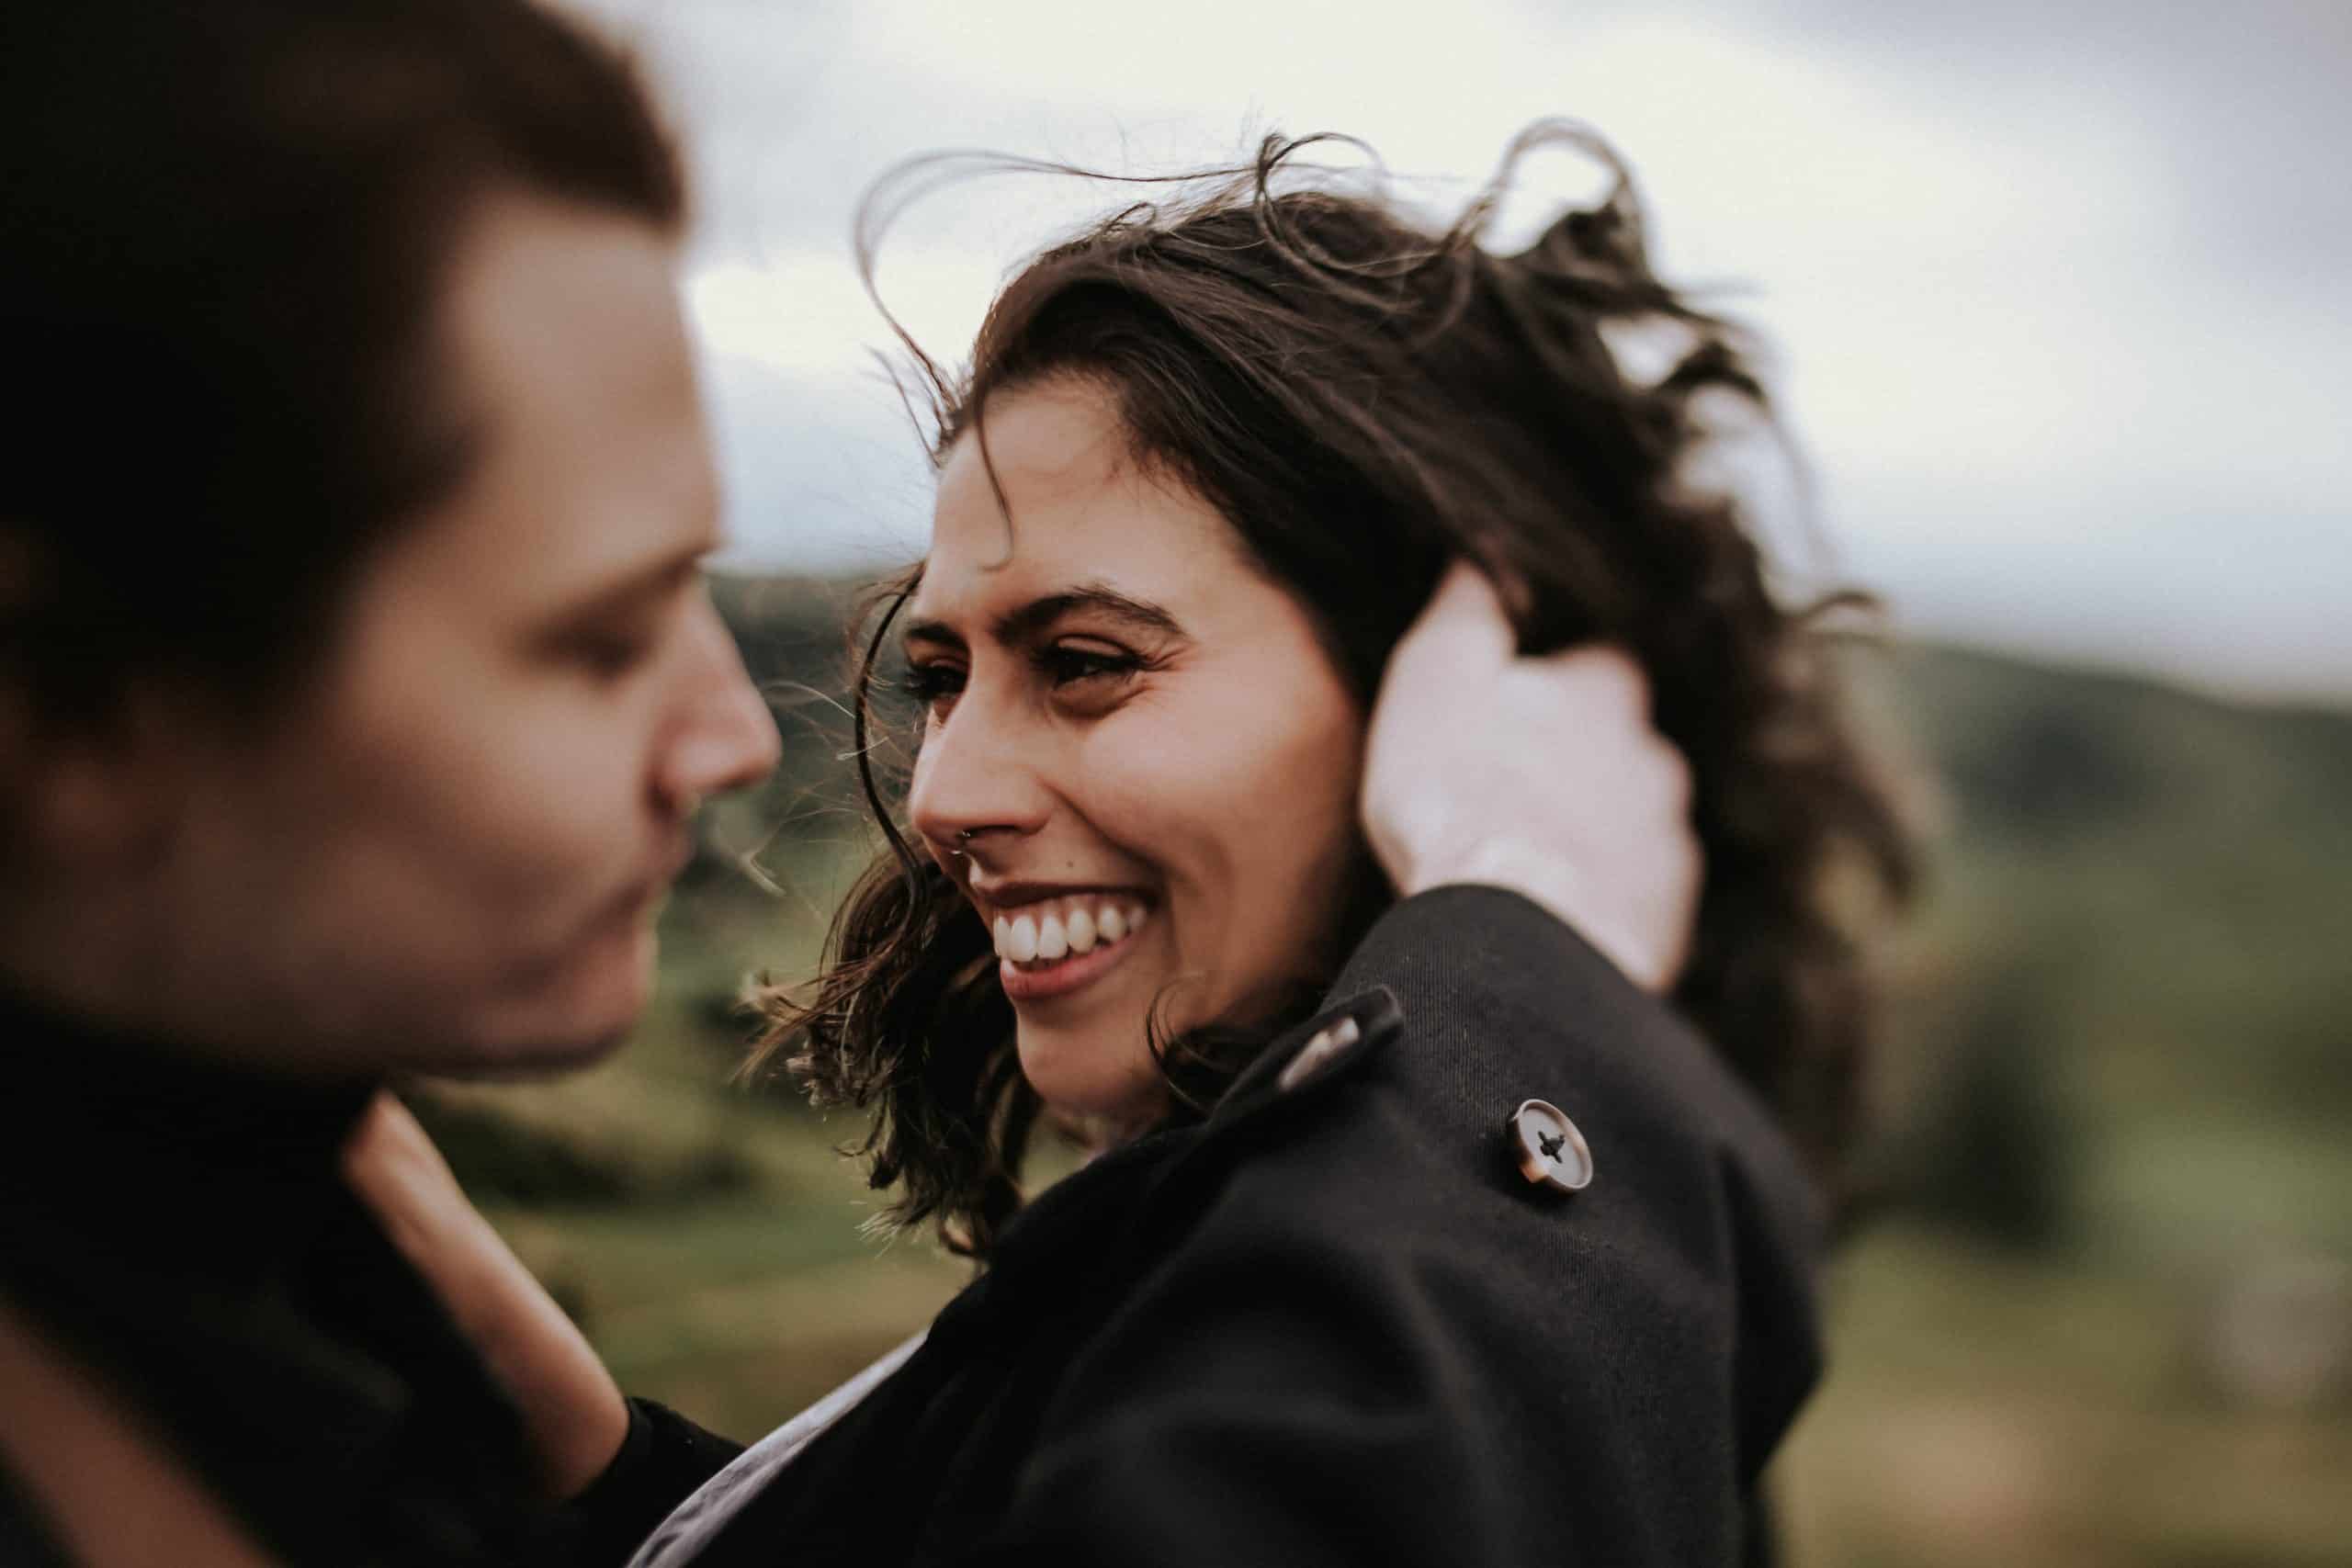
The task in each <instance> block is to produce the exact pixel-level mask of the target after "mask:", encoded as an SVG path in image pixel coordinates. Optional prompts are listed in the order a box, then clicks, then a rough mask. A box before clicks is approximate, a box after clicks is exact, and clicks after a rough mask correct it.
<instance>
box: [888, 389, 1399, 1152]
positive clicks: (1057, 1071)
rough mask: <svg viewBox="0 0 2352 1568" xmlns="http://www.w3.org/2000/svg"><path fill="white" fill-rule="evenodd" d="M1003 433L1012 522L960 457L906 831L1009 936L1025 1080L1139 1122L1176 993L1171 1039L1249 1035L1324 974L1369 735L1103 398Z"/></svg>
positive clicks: (1040, 403)
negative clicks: (1143, 458) (1228, 1030)
mask: <svg viewBox="0 0 2352 1568" xmlns="http://www.w3.org/2000/svg"><path fill="white" fill-rule="evenodd" d="M987 416H988V417H987V437H988V446H989V456H990V457H991V458H992V459H993V461H994V465H995V468H996V476H997V479H998V480H999V482H1000V483H1001V485H1002V487H1003V491H1004V496H1005V500H1006V502H1008V503H1009V505H1010V507H1011V510H1012V522H1011V524H1010V525H1008V524H1007V523H1006V520H1005V516H1004V513H1003V512H1002V511H1001V510H1000V508H999V506H998V504H997V501H996V497H995V495H994V493H993V492H992V491H991V489H990V486H989V476H988V473H987V471H986V469H985V468H983V466H982V463H981V458H980V452H979V447H978V441H977V440H976V439H975V438H974V437H972V436H970V435H967V436H966V437H965V438H964V439H963V440H962V441H961V442H959V443H958V444H957V445H956V447H955V448H954V450H953V451H952V452H951V453H950V454H949V457H948V461H947V464H946V467H945V469H944V473H943V474H942V477H941V480H940V489H939V502H938V509H937V513H936V514H935V517H934V519H933V533H932V549H931V555H930V558H929V560H928V561H927V563H926V565H925V567H924V570H923V578H922V588H921V590H920V591H919V592H917V593H916V595H915V599H914V602H913V603H912V604H910V606H909V607H908V611H907V631H906V643H907V652H908V656H909V659H910V662H911V664H912V665H913V667H914V679H915V682H916V685H917V688H918V690H919V691H920V692H922V694H923V695H924V696H925V697H926V698H927V699H928V701H929V716H928V718H927V721H926V725H925V729H924V737H923V741H922V750H921V752H920V753H919V755H918V756H917V758H916V762H915V770H914V787H913V794H912V796H911V802H910V807H911V811H912V815H913V818H914V826H915V828H916V829H917V830H918V831H919V832H920V833H922V836H923V838H924V840H926V842H927V843H928V845H929V846H930V849H931V852H932V853H933V855H934V856H935V857H937V858H938V859H939V861H940V863H942V864H943V865H944V866H946V867H947V868H948V870H949V872H950V874H953V875H955V876H956V878H957V880H958V881H959V882H960V883H961V884H962V886H964V888H965V890H966V891H967V894H968V895H969V897H970V898H971V902H972V904H973V907H974V909H975V911H976V913H975V916H974V918H975V919H979V920H980V921H982V922H983V924H985V925H986V926H987V927H988V928H989V931H990V932H991V933H992V934H993V936H994V938H995V942H996V948H997V953H998V959H999V963H998V973H999V976H1000V977H1001V979H1002V981H1003V984H1004V988H1005V993H1006V995H1007V997H1009V998H1011V1000H1012V1008H1013V1013H1014V1016H1015V1018H1016V1019H1017V1021H1018V1033H1019V1043H1020V1051H1021V1065H1022V1070H1023V1073H1024V1074H1025V1075H1026V1076H1027V1077H1028V1079H1029V1081H1030V1083H1031V1084H1032V1085H1033V1086H1035V1089H1037V1091H1038V1093H1039V1095H1040V1096H1041V1097H1042V1098H1043V1099H1044V1100H1045V1101H1046V1104H1047V1105H1049V1106H1051V1107H1053V1108H1054V1109H1056V1110H1057V1111H1062V1112H1064V1113H1066V1114H1070V1115H1077V1116H1088V1117H1100V1118H1105V1119H1108V1120H1110V1121H1111V1122H1114V1123H1119V1124H1125V1125H1133V1124H1136V1123H1138V1122H1143V1121H1145V1120H1148V1118H1150V1117H1151V1116H1152V1115H1153V1114H1155V1113H1156V1112H1157V1111H1159V1108H1160V1103H1161V1096H1162V1093H1163V1090H1162V1089H1161V1087H1160V1081H1159V1076H1158V1074H1157V1071H1156V1069H1155V1067H1154V1066H1153V1064H1152V1061H1151V1058H1150V1055H1149V1051H1148V1044H1147V1035H1146V1032H1145V1031H1146V1021H1147V1017H1148V1014H1149V1012H1150V1010H1151V1009H1152V1008H1153V1006H1154V1004H1155V1002H1159V1000H1160V998H1162V997H1163V995H1164V997H1165V1000H1164V1002H1161V1003H1160V1005H1161V1006H1162V1008H1163V1012H1162V1018H1163V1023H1164V1025H1165V1026H1166V1027H1168V1028H1169V1029H1170V1030H1171V1031H1181V1030H1182V1029H1184V1028H1187V1027H1190V1026H1192V1025H1194V1024H1197V1023H1201V1022H1204V1021H1208V1020H1210V1019H1212V1018H1219V1017H1225V1016H1227V1015H1230V1014H1232V1013H1235V1012H1237V1011H1238V1013H1240V1014H1241V1016H1243V1017H1244V1018H1246V1017H1247V1016H1248V1014H1249V1013H1250V1010H1253V1009H1255V1008H1260V1007H1262V1006H1264V1005H1265V1004H1266V1003H1267V1001H1268V1000H1269V999H1270V998H1271V997H1272V994H1273V991H1274V987H1278V986H1280V985H1281V984H1282V983H1283V981H1285V980H1287V979H1290V978H1293V977H1296V976H1301V975H1304V974H1306V973H1308V972H1310V971H1311V970H1312V969H1313V968H1314V967H1315V966H1317V965H1318V964H1321V963H1323V962H1325V961H1326V960H1327V959H1328V957H1329V953H1328V948H1329V944H1330V941H1331V934H1332V932H1333V931H1334V929H1335V927H1336V925H1337V923H1338V919H1339V912H1340V902H1341V897H1342V892H1343V889H1342V883H1343V881H1344V872H1345V869H1346V867H1347V865H1348V863H1349V861H1350V858H1351V852H1352V848H1353V845H1354V843H1355V840H1356V832H1357V829H1356V811H1355V799H1356V785H1357V777H1358V773H1359V770H1360V767H1361V762H1362V743H1363V714H1362V713H1361V712H1360V711H1359V709H1358V705H1357V704H1356V702H1355V700H1354V698H1353V697H1352V696H1351V694H1350V693H1349V692H1348V690H1347V689H1346V687H1345V685H1344V684H1343V683H1342V682H1341V680H1340V674H1339V671H1338V670H1337V669H1336V668H1335V667H1334V666H1333V665H1332V663H1331V661H1330V659H1329V656H1328V655H1327V654H1326V653H1325V652H1324V650H1323V648H1322V645H1321V644H1320V642H1319V641H1318V640H1317V637H1316V634H1315V628H1314V626H1313V624H1312V623H1311V622H1310V620H1309V618H1308V615H1307V613H1306V609H1305V608H1304V607H1303V606H1302V605H1301V604H1299V603H1298V601H1297V600H1295V599H1294V598H1293V597H1292V596H1291V595H1290V593H1289V592H1286V591H1285V590H1283V589H1282V588H1280V587H1278V586H1276V585H1275V584H1274V583H1273V582H1272V581H1269V580H1268V579H1267V578H1266V577H1265V576H1263V575H1262V574H1261V572H1260V571H1259V570H1257V569H1256V567H1255V566H1254V565H1253V564H1252V563H1251V562H1250V560H1249V559H1248V558H1247V557H1246V555H1245V554H1244V547H1243V546H1242V544H1241V541H1240V539H1239V538H1238V536H1236V534H1235V533H1234V531H1233V529H1232V527H1231V525H1229V524H1227V522H1226V521H1225V519H1224V518H1223V517H1222V516H1221V515H1219V514H1218V513H1217V512H1216V509H1215V508H1213V507H1212V506H1210V505H1209V504H1208V502H1205V501H1204V500H1203V499H1201V498H1200V497H1199V496H1198V495H1195V494H1193V492H1192V491H1190V490H1188V489H1187V488H1185V487H1184V486H1183V485H1182V484H1181V483H1180V482H1178V481H1177V480H1175V479H1170V478H1168V477H1166V476H1164V475H1162V474H1160V473H1159V472H1157V471H1155V470H1153V469H1150V468H1139V467H1138V465H1137V464H1136V461H1135V460H1134V459H1133V458H1132V457H1131V456H1130V455H1129V453H1128V449H1127V446H1128V443H1127V436H1126V433H1125V430H1124V428H1123V427H1122V426H1121V424H1120V423H1119V420H1118V416H1117V413H1116V411H1115V407H1114V402H1113V400H1112V395H1111V393H1110V392H1109V390H1108V389H1105V388H1104V387H1103V386H1102V385H1101V384H1100V383H1097V382H1091V381H1082V380H1077V379H1070V380H1065V381H1058V382H1054V383H1050V384H1047V385H1046V386H1043V387H1039V388H1035V389H1026V390H1023V391H1020V392H1018V393H1013V394H1010V395H1007V396H1004V397H1001V398H999V399H997V400H993V401H992V402H990V404H989V408H988V411H987ZM959 852H960V853H959Z"/></svg>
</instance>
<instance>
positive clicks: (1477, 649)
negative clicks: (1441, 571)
mask: <svg viewBox="0 0 2352 1568" xmlns="http://www.w3.org/2000/svg"><path fill="white" fill-rule="evenodd" d="M1518 645H1519V638H1518V636H1517V634H1516V633H1514V632H1513V631H1512V630H1511V625H1510V616H1509V615H1506V614H1504V612H1503V604H1502V600H1501V598H1500V597H1499V596H1498V594H1497V593H1496V592H1495V585H1494V583H1493V582H1492V581H1489V580H1488V579H1487V574H1486V573H1485V572H1484V571H1481V570H1479V569H1478V568H1477V567H1476V566H1474V565H1472V564H1471V563H1470V562H1469V561H1466V560H1459V559H1457V560H1456V561H1455V562H1454V563H1453V566H1451V567H1449V568H1448V569H1447V570H1446V573H1445V576H1444V577H1443V578H1442V579H1440V580H1439V581H1438V585H1437V592H1435V593H1432V594H1431V595H1430V602H1429V604H1427V605H1426V606H1424V607H1423V609H1422V611H1421V613H1420V615H1419V617H1418V618H1416V619H1415V621H1414V622H1413V625H1412V626H1411V628H1410V629H1409V630H1408V631H1407V632H1406V634H1405V640H1404V643H1403V644H1402V645H1401V646H1402V647H1403V648H1409V649H1411V650H1412V660H1413V661H1414V662H1415V663H1424V662H1425V663H1427V664H1428V665H1430V667H1432V668H1436V669H1441V670H1454V671H1474V670H1489V669H1495V668H1498V667H1499V666H1501V665H1503V664H1505V663H1508V662H1509V661H1510V658H1511V655H1512V654H1513V653H1514V652H1515V651H1517V649H1518Z"/></svg>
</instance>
